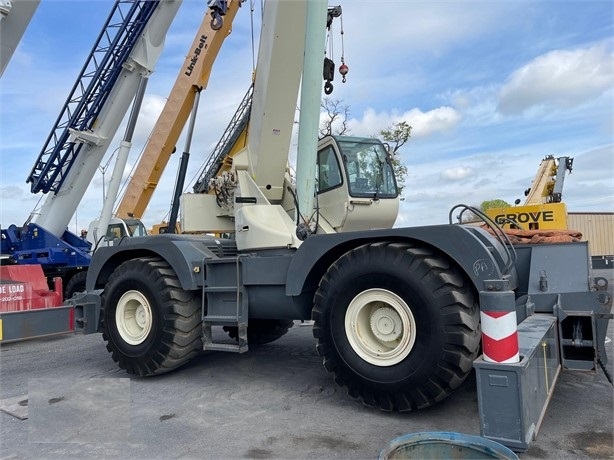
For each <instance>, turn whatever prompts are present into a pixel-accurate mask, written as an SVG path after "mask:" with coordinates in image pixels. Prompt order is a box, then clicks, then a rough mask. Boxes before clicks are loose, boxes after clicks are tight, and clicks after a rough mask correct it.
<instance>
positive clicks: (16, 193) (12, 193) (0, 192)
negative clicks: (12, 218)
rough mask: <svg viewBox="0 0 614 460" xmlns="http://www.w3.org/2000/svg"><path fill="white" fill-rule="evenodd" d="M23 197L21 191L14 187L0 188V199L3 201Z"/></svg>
mask: <svg viewBox="0 0 614 460" xmlns="http://www.w3.org/2000/svg"><path fill="white" fill-rule="evenodd" d="M23 196H24V192H23V189H21V188H19V187H16V186H14V185H8V186H6V187H0V198H2V199H3V200H14V199H16V198H22V197H23Z"/></svg>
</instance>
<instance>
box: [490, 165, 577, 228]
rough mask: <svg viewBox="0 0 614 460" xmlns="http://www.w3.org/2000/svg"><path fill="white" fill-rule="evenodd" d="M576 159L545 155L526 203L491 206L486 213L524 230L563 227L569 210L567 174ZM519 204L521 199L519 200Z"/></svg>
mask: <svg viewBox="0 0 614 460" xmlns="http://www.w3.org/2000/svg"><path fill="white" fill-rule="evenodd" d="M572 169H573V158H571V157H567V156H563V157H559V158H556V159H555V158H554V156H552V155H546V156H545V157H544V159H543V160H542V161H541V163H540V164H539V167H538V169H537V173H536V174H535V177H534V178H533V182H532V183H531V187H530V188H528V189H526V190H525V192H524V194H525V197H526V198H525V200H524V203H523V204H522V205H520V206H514V207H510V208H490V209H488V210H487V211H486V214H487V215H488V216H489V217H490V218H492V219H494V220H495V222H496V223H497V224H499V225H501V226H502V227H509V226H514V227H516V228H521V229H525V230H548V229H551V230H552V229H556V230H564V229H566V228H567V209H566V206H565V203H563V201H562V199H563V183H564V181H565V173H567V172H569V173H571V171H572ZM516 203H517V204H519V203H520V200H517V201H516Z"/></svg>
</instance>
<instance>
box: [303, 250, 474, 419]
mask: <svg viewBox="0 0 614 460" xmlns="http://www.w3.org/2000/svg"><path fill="white" fill-rule="evenodd" d="M312 318H313V320H314V327H313V334H314V337H315V338H316V339H317V350H318V353H319V354H320V356H322V357H323V362H324V367H325V368H326V369H327V370H328V371H329V372H332V373H333V374H334V377H335V381H336V382H337V383H338V384H339V385H341V386H345V387H347V389H348V394H349V395H350V396H352V397H353V398H356V399H359V400H361V401H362V402H363V403H364V404H365V405H367V406H374V407H379V408H380V409H381V410H384V411H392V410H398V411H410V410H413V409H421V408H425V407H428V406H430V405H432V404H434V403H436V402H438V401H441V400H442V399H444V398H446V397H447V396H448V395H450V394H451V393H452V391H453V390H454V389H455V388H457V387H458V386H459V385H460V384H461V383H462V382H463V381H464V380H465V378H466V377H467V375H468V374H469V373H470V372H471V369H472V364H473V360H474V359H475V358H476V356H477V355H478V351H479V345H480V326H479V309H478V306H477V305H476V302H475V300H474V295H473V292H472V290H471V289H470V288H469V286H468V285H467V282H466V280H465V278H464V276H463V275H462V274H461V273H460V272H459V270H458V269H457V268H456V267H455V266H453V265H452V264H451V263H450V262H449V261H448V259H447V258H446V257H444V256H442V255H438V254H436V253H435V252H434V251H433V250H431V249H428V248H422V247H419V246H412V245H410V244H407V243H392V242H382V243H375V244H369V245H364V246H361V247H359V248H356V249H354V250H352V251H350V252H348V253H346V254H345V255H343V256H342V257H340V258H339V259H338V260H337V261H336V262H335V263H334V264H333V265H332V266H331V267H330V268H329V269H328V271H327V273H326V274H325V276H324V277H323V278H322V280H321V282H320V286H319V288H318V290H317V292H316V295H315V305H314V309H313V312H312Z"/></svg>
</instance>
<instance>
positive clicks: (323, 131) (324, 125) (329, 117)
mask: <svg viewBox="0 0 614 460" xmlns="http://www.w3.org/2000/svg"><path fill="white" fill-rule="evenodd" d="M320 107H322V108H323V109H324V111H325V112H326V115H325V118H324V120H322V121H321V122H320V137H324V136H329V135H330V136H332V135H336V136H343V135H344V134H348V133H349V132H350V128H349V126H348V118H349V116H350V107H349V106H348V105H347V104H343V101H341V100H339V99H331V98H329V97H325V98H324V99H322V102H321V103H320Z"/></svg>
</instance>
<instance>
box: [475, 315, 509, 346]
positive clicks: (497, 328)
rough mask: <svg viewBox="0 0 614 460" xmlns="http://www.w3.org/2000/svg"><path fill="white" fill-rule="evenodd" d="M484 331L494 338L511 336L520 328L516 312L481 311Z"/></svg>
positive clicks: (499, 338)
mask: <svg viewBox="0 0 614 460" xmlns="http://www.w3.org/2000/svg"><path fill="white" fill-rule="evenodd" d="M480 320H481V321H482V333H483V334H485V335H488V337H489V338H491V339H494V340H501V339H505V338H506V337H509V336H510V335H512V334H513V333H515V332H516V331H517V330H518V325H517V324H516V312H515V311H510V312H480Z"/></svg>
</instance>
